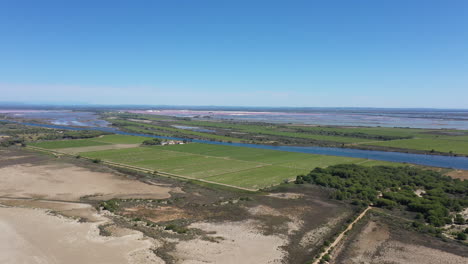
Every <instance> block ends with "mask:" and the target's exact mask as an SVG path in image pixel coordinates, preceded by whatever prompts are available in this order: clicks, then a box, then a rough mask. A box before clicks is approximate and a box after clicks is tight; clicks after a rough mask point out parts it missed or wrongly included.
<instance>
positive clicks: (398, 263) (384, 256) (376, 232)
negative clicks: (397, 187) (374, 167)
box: [331, 216, 468, 264]
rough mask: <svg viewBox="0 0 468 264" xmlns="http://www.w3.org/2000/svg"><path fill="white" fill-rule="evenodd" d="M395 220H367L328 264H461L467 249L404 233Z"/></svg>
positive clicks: (359, 225)
mask: <svg viewBox="0 0 468 264" xmlns="http://www.w3.org/2000/svg"><path fill="white" fill-rule="evenodd" d="M398 221H399V220H397V219H384V218H383V217H376V216H370V217H366V220H362V222H360V223H359V224H357V226H356V228H355V229H353V231H352V232H351V234H350V235H349V237H348V238H347V239H346V240H345V241H344V243H341V244H340V245H338V246H337V248H336V249H335V250H334V252H333V254H332V261H331V263H350V264H352V263H376V264H377V263H395V264H407V263H413V264H432V263H433V264H442V263H453V264H464V263H468V250H467V247H466V246H464V245H461V244H458V243H456V242H444V241H442V240H440V239H439V238H435V237H432V236H429V235H425V234H421V233H417V232H415V231H411V230H406V229H404V228H402V227H401V226H398V225H396V224H395V223H396V222H398Z"/></svg>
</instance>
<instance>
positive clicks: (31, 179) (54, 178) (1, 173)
mask: <svg viewBox="0 0 468 264" xmlns="http://www.w3.org/2000/svg"><path fill="white" fill-rule="evenodd" d="M170 191H171V188H169V187H163V186H156V185H150V184H145V183H142V182H140V181H136V180H131V179H127V178H125V177H123V176H122V177H119V176H117V175H114V174H111V173H103V172H94V171H90V170H88V169H85V168H81V167H77V166H74V165H64V164H51V165H38V166H33V165H27V164H19V165H13V166H7V167H3V168H0V196H3V197H5V196H6V197H15V198H20V197H21V198H40V199H55V200H67V201H77V200H79V198H80V197H83V196H96V197H94V199H100V200H107V199H111V198H115V197H119V198H130V197H131V198H148V199H165V198H169V197H170V194H169V192H170Z"/></svg>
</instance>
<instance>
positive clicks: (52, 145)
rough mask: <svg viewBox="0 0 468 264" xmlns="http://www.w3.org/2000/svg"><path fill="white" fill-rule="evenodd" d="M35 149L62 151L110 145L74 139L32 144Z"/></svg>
mask: <svg viewBox="0 0 468 264" xmlns="http://www.w3.org/2000/svg"><path fill="white" fill-rule="evenodd" d="M29 145H31V146H34V147H40V148H46V149H61V148H77V147H90V146H100V145H110V143H106V142H99V141H94V140H89V139H73V140H58V141H44V142H38V143H30V144H29Z"/></svg>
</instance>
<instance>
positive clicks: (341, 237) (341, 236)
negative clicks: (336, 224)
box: [312, 206, 372, 264]
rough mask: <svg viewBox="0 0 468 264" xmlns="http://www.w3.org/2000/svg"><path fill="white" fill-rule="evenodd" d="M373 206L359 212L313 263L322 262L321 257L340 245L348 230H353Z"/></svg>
mask: <svg viewBox="0 0 468 264" xmlns="http://www.w3.org/2000/svg"><path fill="white" fill-rule="evenodd" d="M371 208H372V207H370V206H369V207H367V208H366V209H365V210H364V211H362V213H361V214H359V216H358V217H356V219H355V220H354V221H353V222H352V223H351V224H349V225H348V227H346V229H345V230H343V232H341V234H339V235H338V237H336V239H335V241H333V243H331V244H330V245H329V246H328V247H327V248H325V251H324V252H322V253H320V255H319V256H318V258H317V259H316V260H315V261H314V262H313V263H312V264H318V263H320V259H321V258H322V257H323V256H325V255H326V254H327V253H328V251H329V250H330V249H331V248H334V247H336V245H338V243H340V242H341V240H343V238H344V236H345V233H346V232H347V231H349V230H351V229H352V228H353V226H354V224H355V223H357V221H359V220H361V218H363V217H364V216H365V215H366V213H367V211H369V210H370V209H371Z"/></svg>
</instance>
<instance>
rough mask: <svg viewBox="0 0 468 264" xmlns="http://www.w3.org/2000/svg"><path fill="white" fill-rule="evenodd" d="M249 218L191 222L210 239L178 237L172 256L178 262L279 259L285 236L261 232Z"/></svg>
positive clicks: (267, 261) (259, 261)
mask: <svg viewBox="0 0 468 264" xmlns="http://www.w3.org/2000/svg"><path fill="white" fill-rule="evenodd" d="M256 224H257V223H255V222H253V221H242V222H225V223H203V222H199V223H194V224H192V225H190V226H189V227H190V228H198V229H201V230H203V231H205V232H208V233H210V234H209V236H210V237H212V238H213V240H211V241H210V240H202V239H192V240H188V241H180V242H179V243H178V244H177V246H176V250H175V252H174V253H172V254H173V257H174V258H175V259H176V260H177V262H178V263H184V264H192V263H193V264H195V263H226V264H237V263H281V260H282V259H283V257H284V252H283V251H282V250H281V246H284V245H286V243H287V238H286V237H282V236H278V235H264V234H261V233H259V232H258V231H257V228H256Z"/></svg>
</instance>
